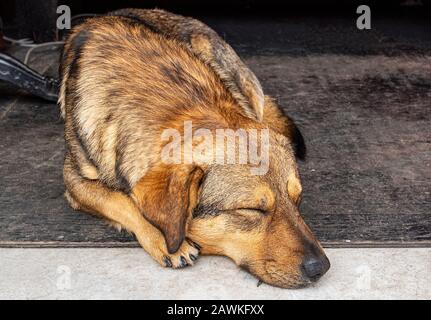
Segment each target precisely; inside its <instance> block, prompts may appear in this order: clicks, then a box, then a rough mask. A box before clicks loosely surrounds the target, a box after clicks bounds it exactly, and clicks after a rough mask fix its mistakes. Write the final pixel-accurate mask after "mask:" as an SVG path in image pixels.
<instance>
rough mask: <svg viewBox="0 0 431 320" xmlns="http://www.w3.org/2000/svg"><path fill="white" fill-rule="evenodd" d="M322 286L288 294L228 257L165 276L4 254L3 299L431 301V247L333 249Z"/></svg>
mask: <svg viewBox="0 0 431 320" xmlns="http://www.w3.org/2000/svg"><path fill="white" fill-rule="evenodd" d="M327 253H328V256H329V258H330V259H331V263H332V267H331V269H330V271H329V272H328V273H327V275H326V276H325V277H324V278H323V279H322V280H321V281H320V282H319V283H317V284H316V285H314V286H313V287H310V288H307V289H300V290H285V289H279V288H274V287H271V286H268V285H265V284H262V285H261V286H260V287H257V286H256V284H257V280H256V279H255V278H253V277H252V276H250V275H249V274H247V273H246V272H244V271H242V270H240V269H238V268H237V267H236V266H235V265H234V264H233V263H232V262H231V261H230V260H228V259H226V258H221V257H201V258H200V259H199V260H198V263H197V264H196V265H195V266H193V267H191V268H190V267H189V268H186V269H183V270H169V269H162V268H160V267H159V266H158V265H156V263H155V262H153V261H152V260H151V259H150V257H149V256H148V255H146V254H145V253H144V252H143V251H142V250H141V249H138V248H136V249H132V248H129V249H126V248H123V249H121V248H117V249H108V248H106V249H0V261H1V264H0V277H1V278H0V299H431V248H421V249H419V248H417V249H407V248H399V249H394V248H392V249H328V250H327Z"/></svg>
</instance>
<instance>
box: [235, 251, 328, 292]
mask: <svg viewBox="0 0 431 320" xmlns="http://www.w3.org/2000/svg"><path fill="white" fill-rule="evenodd" d="M324 259H326V261H327V265H326V264H325V263H326V262H322V264H324V265H323V266H322V267H321V269H320V270H319V272H317V271H315V274H313V275H312V276H310V274H307V271H304V262H303V263H302V264H301V265H300V266H298V267H288V268H283V267H282V266H281V265H280V264H278V263H277V262H276V261H275V260H272V259H269V260H265V261H260V262H258V263H256V262H255V263H243V264H241V265H240V267H241V268H242V269H243V270H245V271H247V272H248V273H250V274H252V275H253V276H254V277H256V278H257V280H258V282H257V286H258V287H259V286H260V285H261V284H262V283H266V284H269V285H271V286H275V287H279V288H284V289H302V288H306V287H308V286H310V285H312V284H314V283H316V282H317V281H318V280H319V279H320V278H321V277H322V276H323V275H324V274H325V273H326V271H327V270H328V269H329V260H328V259H327V258H326V257H324ZM306 261H307V260H306ZM308 272H309V271H308Z"/></svg>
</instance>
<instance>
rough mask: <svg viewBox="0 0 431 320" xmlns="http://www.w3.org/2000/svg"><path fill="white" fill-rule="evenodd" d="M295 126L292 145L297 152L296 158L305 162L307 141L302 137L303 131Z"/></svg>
mask: <svg viewBox="0 0 431 320" xmlns="http://www.w3.org/2000/svg"><path fill="white" fill-rule="evenodd" d="M292 124H293V135H292V143H293V149H294V151H295V156H296V157H297V158H298V159H299V160H303V161H304V160H305V157H306V155H307V147H306V146H305V140H304V136H303V135H302V133H301V131H300V130H299V129H298V127H297V126H296V124H294V123H293V122H292Z"/></svg>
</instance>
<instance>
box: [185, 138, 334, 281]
mask: <svg viewBox="0 0 431 320" xmlns="http://www.w3.org/2000/svg"><path fill="white" fill-rule="evenodd" d="M291 145H292V144H291V143H290V142H289V140H288V139H286V138H285V137H283V136H280V135H278V134H277V133H274V134H271V139H270V161H269V170H268V171H267V173H266V174H264V175H253V174H252V173H251V171H250V168H249V167H248V166H244V165H229V166H217V165H216V166H212V167H211V168H210V169H209V171H208V172H207V173H206V175H205V177H204V180H203V181H202V185H201V194H200V199H199V203H198V205H197V207H196V209H195V210H194V212H193V219H192V220H191V222H190V235H191V237H192V239H195V241H197V242H198V243H199V244H200V245H202V248H203V253H208V254H220V255H226V256H228V257H230V258H232V259H233V260H234V261H235V262H236V263H237V264H238V265H240V266H241V267H243V268H245V269H246V270H248V271H250V272H251V273H252V274H254V275H255V276H257V277H258V278H259V279H261V280H262V281H264V282H266V283H269V284H272V285H276V286H280V287H289V288H293V287H301V286H304V285H306V284H309V283H311V282H314V281H316V280H317V279H319V278H320V277H321V276H322V275H323V274H324V273H325V272H326V271H327V270H328V268H329V260H328V259H327V258H326V256H325V254H324V252H323V249H322V247H321V246H320V244H319V242H318V241H317V240H316V238H315V237H314V236H313V234H312V233H311V231H310V229H309V228H308V227H307V225H306V224H305V223H304V221H303V219H302V217H301V215H300V213H299V208H298V206H299V204H300V201H301V190H302V187H301V181H300V178H299V175H298V170H297V165H296V161H295V157H294V153H293V152H292V147H291Z"/></svg>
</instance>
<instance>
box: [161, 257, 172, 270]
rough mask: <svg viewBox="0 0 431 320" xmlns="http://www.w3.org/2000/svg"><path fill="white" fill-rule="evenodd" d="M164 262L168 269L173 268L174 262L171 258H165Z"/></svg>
mask: <svg viewBox="0 0 431 320" xmlns="http://www.w3.org/2000/svg"><path fill="white" fill-rule="evenodd" d="M163 262H164V263H165V266H166V268H172V261H171V259H170V258H169V257H167V256H164V257H163Z"/></svg>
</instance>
